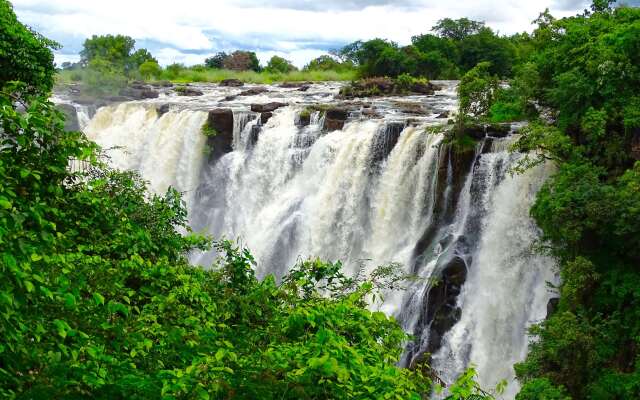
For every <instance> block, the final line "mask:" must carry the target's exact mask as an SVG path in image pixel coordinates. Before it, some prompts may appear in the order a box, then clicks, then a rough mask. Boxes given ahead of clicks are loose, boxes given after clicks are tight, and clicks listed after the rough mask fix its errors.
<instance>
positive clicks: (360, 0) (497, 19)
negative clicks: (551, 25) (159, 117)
mask: <svg viewBox="0 0 640 400" xmlns="http://www.w3.org/2000/svg"><path fill="white" fill-rule="evenodd" d="M572 3H573V2H572V1H571V0H542V1H540V2H531V1H527V0H521V1H517V0H500V1H490V0H461V1H457V2H450V1H444V0H432V1H427V0H399V1H398V0H396V1H390V0H340V1H338V0H329V1H327V2H319V1H317V0H313V1H311V0H298V1H295V0H272V1H265V0H254V1H250V0H218V1H209V2H204V1H199V0H182V1H180V2H176V1H166V0H155V1H151V0H110V1H108V2H106V1H104V0H101V1H97V0H14V1H13V4H14V7H15V10H16V13H17V14H18V17H19V18H20V19H21V20H22V21H23V22H25V23H27V24H29V25H31V26H33V27H34V28H35V29H36V30H38V31H40V32H41V33H43V34H44V35H46V36H48V37H51V38H53V39H55V40H58V41H59V42H61V43H62V44H63V45H64V46H65V48H64V49H63V50H62V53H64V54H69V53H77V51H79V49H80V46H81V43H82V41H83V40H84V38H86V37H90V36H91V35H94V34H98V35H100V34H107V33H114V34H115V33H120V34H125V35H129V36H132V37H133V38H135V39H136V40H138V42H139V43H141V42H144V45H145V46H147V47H148V48H149V50H150V51H151V52H152V53H154V54H155V55H156V56H157V57H158V59H159V60H160V61H161V62H162V63H169V62H173V61H178V62H184V63H187V64H193V63H200V62H202V61H203V60H204V58H206V56H207V55H209V54H213V53H215V52H216V51H220V50H232V49H234V48H245V49H252V50H256V52H257V53H258V54H259V56H260V58H261V59H262V58H264V57H268V56H267V55H268V54H278V55H281V56H284V57H286V58H289V59H291V60H292V61H293V62H294V63H295V64H296V65H298V66H301V65H302V64H304V63H306V62H307V61H308V60H309V59H311V58H313V57H315V56H317V55H319V54H322V53H323V52H325V51H326V50H328V49H329V48H330V47H337V46H339V45H341V44H345V43H348V42H351V41H354V40H358V39H365V40H366V39H371V38H374V37H382V38H387V39H391V40H394V41H396V42H398V43H400V44H407V43H409V41H410V40H411V36H413V35H417V34H419V33H425V32H427V31H429V29H430V28H431V26H433V25H434V24H435V22H436V21H438V20H439V19H441V18H445V17H451V18H460V17H470V18H473V19H478V20H485V21H486V22H487V25H489V26H491V27H492V28H494V29H496V30H499V31H500V32H501V33H514V32H518V31H523V30H529V31H530V30H531V29H532V26H531V21H532V20H534V19H535V18H536V17H537V16H538V14H539V12H540V11H542V10H544V9H545V8H546V7H550V8H551V9H552V12H554V9H556V10H555V12H554V15H557V16H564V15H568V14H572V13H573V11H568V10H566V9H567V8H568V4H572ZM575 3H576V4H577V3H578V2H577V1H576V2H575ZM560 9H562V10H560ZM579 9H581V7H580V8H579Z"/></svg>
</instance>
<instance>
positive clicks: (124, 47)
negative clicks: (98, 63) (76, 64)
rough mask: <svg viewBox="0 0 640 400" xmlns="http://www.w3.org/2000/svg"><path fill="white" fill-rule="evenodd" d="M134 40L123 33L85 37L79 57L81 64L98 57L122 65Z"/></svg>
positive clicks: (131, 49) (125, 61)
mask: <svg viewBox="0 0 640 400" xmlns="http://www.w3.org/2000/svg"><path fill="white" fill-rule="evenodd" d="M135 44H136V41H135V40H133V39H132V38H131V37H129V36H124V35H104V36H97V35H93V36H92V37H91V38H90V39H86V40H85V41H84V44H83V48H82V51H80V57H81V58H80V59H81V62H82V64H83V65H85V66H86V65H88V64H89V63H90V62H91V61H92V60H93V59H95V58H100V59H102V60H105V61H106V62H109V63H112V64H115V65H121V66H124V65H125V64H126V63H127V61H128V60H129V57H131V52H132V51H133V48H134V47H135Z"/></svg>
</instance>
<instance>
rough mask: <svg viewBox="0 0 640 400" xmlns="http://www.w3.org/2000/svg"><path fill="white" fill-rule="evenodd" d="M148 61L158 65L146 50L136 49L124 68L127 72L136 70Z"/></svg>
mask: <svg viewBox="0 0 640 400" xmlns="http://www.w3.org/2000/svg"><path fill="white" fill-rule="evenodd" d="M148 61H150V62H154V63H156V64H158V60H156V59H155V57H153V56H152V55H151V53H149V51H148V50H147V49H138V50H136V51H135V52H134V53H133V54H131V55H130V56H129V58H128V60H127V64H126V66H125V70H127V71H133V70H136V69H138V68H140V66H141V65H142V64H144V63H146V62H148Z"/></svg>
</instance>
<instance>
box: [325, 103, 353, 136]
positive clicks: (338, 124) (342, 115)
mask: <svg viewBox="0 0 640 400" xmlns="http://www.w3.org/2000/svg"><path fill="white" fill-rule="evenodd" d="M348 117H349V112H348V111H347V110H346V109H343V108H329V109H327V110H326V111H325V115H324V126H323V127H322V128H323V129H324V130H325V131H327V132H331V131H339V130H342V128H344V123H345V121H346V120H347V118H348Z"/></svg>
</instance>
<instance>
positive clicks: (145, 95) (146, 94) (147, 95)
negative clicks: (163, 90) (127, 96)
mask: <svg viewBox="0 0 640 400" xmlns="http://www.w3.org/2000/svg"><path fill="white" fill-rule="evenodd" d="M158 97H160V93H158V92H156V91H155V90H153V89H144V90H143V91H142V92H141V93H140V98H142V99H157V98H158Z"/></svg>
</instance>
